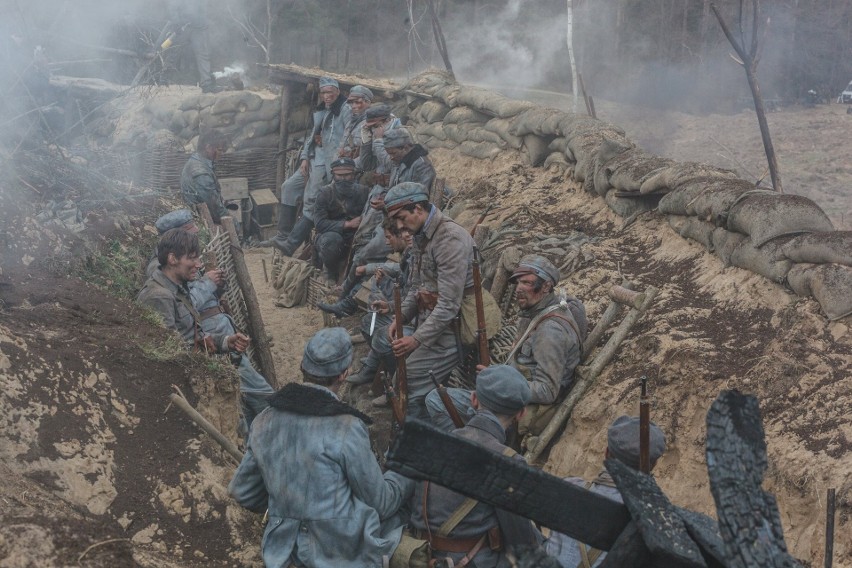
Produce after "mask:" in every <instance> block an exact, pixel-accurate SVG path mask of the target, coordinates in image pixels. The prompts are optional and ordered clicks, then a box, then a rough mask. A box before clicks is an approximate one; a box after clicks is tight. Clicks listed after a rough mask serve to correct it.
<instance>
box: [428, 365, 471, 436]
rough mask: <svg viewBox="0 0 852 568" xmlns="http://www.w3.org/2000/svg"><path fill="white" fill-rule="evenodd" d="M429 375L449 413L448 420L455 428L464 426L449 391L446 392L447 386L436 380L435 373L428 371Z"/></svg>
mask: <svg viewBox="0 0 852 568" xmlns="http://www.w3.org/2000/svg"><path fill="white" fill-rule="evenodd" d="M429 377H430V378H431V379H432V382H433V383H434V384H435V389H436V390H437V391H438V396H440V397H441V402H443V403H444V408H446V409H447V414H449V415H450V420H452V421H453V424H455V426H456V428H461V427H463V426H464V420H462V417H461V415H460V414H459V411H458V409H457V408H456V405H455V404H453V399H451V398H450V393H448V392H447V387H445V386H444V385H442V384H441V383H439V382H438V380H437V379H436V378H435V373H433V372H432V371H429Z"/></svg>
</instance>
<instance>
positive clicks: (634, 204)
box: [604, 190, 660, 217]
mask: <svg viewBox="0 0 852 568" xmlns="http://www.w3.org/2000/svg"><path fill="white" fill-rule="evenodd" d="M604 200H605V201H606V204H607V205H608V206H609V208H610V209H612V210H613V211H615V213H616V214H617V215H619V216H621V217H630V216H631V215H634V214H636V213H644V212H645V211H651V210H652V209H653V208H654V207H656V206H657V202H659V200H660V198H659V196H654V195H649V196H640V197H635V198H634V197H616V195H615V190H610V191H608V192H607V194H606V197H605V198H604Z"/></svg>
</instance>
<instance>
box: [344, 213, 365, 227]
mask: <svg viewBox="0 0 852 568" xmlns="http://www.w3.org/2000/svg"><path fill="white" fill-rule="evenodd" d="M360 224H361V216H360V215H358V216H357V217H355V218H354V219H349V220H348V221H344V222H343V228H344V229H357V228H358V225H360Z"/></svg>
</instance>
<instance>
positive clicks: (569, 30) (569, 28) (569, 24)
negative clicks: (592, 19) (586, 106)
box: [565, 0, 580, 114]
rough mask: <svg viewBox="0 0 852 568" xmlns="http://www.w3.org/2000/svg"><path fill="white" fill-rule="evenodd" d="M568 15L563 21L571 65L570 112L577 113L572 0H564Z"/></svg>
mask: <svg viewBox="0 0 852 568" xmlns="http://www.w3.org/2000/svg"><path fill="white" fill-rule="evenodd" d="M566 2H567V7H568V17H567V19H566V22H565V43H567V44H568V64H569V65H570V66H571V92H572V93H573V95H574V103H573V107H572V112H573V113H574V114H577V106H578V102H577V100H578V98H579V96H580V95H579V89H578V87H577V63H576V61H574V0H566Z"/></svg>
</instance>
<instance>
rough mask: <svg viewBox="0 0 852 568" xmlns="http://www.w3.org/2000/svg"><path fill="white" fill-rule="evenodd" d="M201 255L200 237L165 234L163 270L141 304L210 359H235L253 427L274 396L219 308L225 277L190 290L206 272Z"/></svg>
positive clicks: (150, 281) (244, 339) (160, 257)
mask: <svg viewBox="0 0 852 568" xmlns="http://www.w3.org/2000/svg"><path fill="white" fill-rule="evenodd" d="M200 253H201V247H200V245H199V243H198V235H196V234H194V233H190V232H187V231H184V230H182V229H178V228H172V229H169V230H167V231H166V232H165V233H163V236H162V237H161V238H160V241H159V243H158V244H157V259H158V265H159V267H158V268H156V269H155V270H154V272H153V273H152V274H151V276H150V277H149V278H148V280H147V281H146V282H145V285H144V287H143V288H142V290H141V291H140V292H139V295H138V296H137V298H136V302H137V303H138V304H141V305H143V306H147V307H149V308H151V309H153V310H154V311H156V312H157V313H158V314H160V316H161V317H162V318H163V323H164V324H165V326H166V327H167V328H170V329H174V330H176V331H177V332H178V333H180V335H181V337H183V339H184V340H185V341H186V342H187V344H189V345H190V346H194V347H196V348H198V349H203V350H204V351H206V352H208V353H230V354H232V357H233V359H234V363H235V364H237V365H238V367H237V373H238V374H239V375H240V393H241V394H242V403H243V415H244V419H245V421H246V427H248V426H250V425H251V423H252V420H253V419H254V417H255V415H257V413H259V412H260V411H261V410H263V409H264V408H265V407H266V398H267V396H269V395H271V394H272V393H273V392H274V390H273V389H272V387H271V386H269V383H268V382H267V381H266V379H265V378H264V377H263V376H262V375H260V373H258V372H257V371H256V370H255V369H254V367H253V366H252V364H251V361H250V360H249V358H248V357H246V355H245V351H246V349H248V346H249V342H250V339H249V338H248V337H247V336H246V335H244V334H242V333H239V332H237V331H236V329H235V328H234V325H233V322H232V320H231V319H230V318H229V317H228V316H227V315H226V314H224V313H223V310H222V309H221V308H220V307H219V302H218V298H217V297H216V296H215V288H217V287H218V286H219V285H221V283H222V281H223V278H222V275H221V272H219V271H215V272H216V273H217V274H216V275H215V277H214V278H211V279H210V284H203V285H202V287H199V288H198V290H195V294H194V295H193V293H192V291H191V290H190V288H189V286H188V285H189V284H190V283H191V282H193V281H194V280H195V278H196V276H197V274H198V270H199V268H201V262H200V261H199V255H200ZM202 282H203V280H202ZM211 287H213V289H214V292H212V293H211V292H209V290H210V288H211ZM209 296H212V298H213V301H215V307H213V308H208V307H206V306H207V305H208V304H207V302H208V301H210V300H209ZM196 305H198V306H199V307H200V308H201V309H199V308H197V307H196ZM211 316H215V317H211ZM237 359H239V360H238V361H237Z"/></svg>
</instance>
